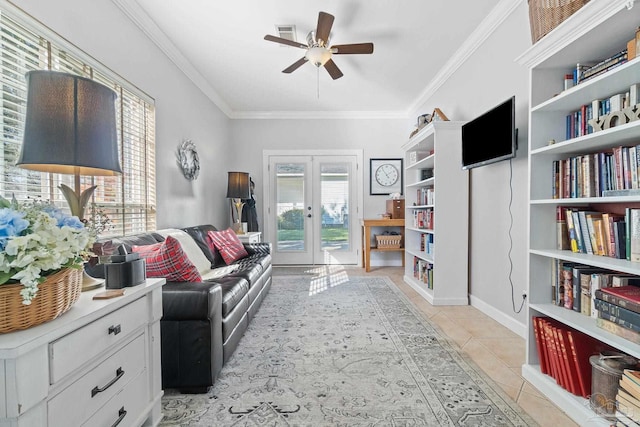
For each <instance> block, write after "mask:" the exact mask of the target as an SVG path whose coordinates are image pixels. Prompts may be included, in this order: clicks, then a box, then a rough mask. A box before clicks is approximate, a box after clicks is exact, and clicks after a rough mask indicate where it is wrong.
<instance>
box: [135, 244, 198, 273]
mask: <svg viewBox="0 0 640 427" xmlns="http://www.w3.org/2000/svg"><path fill="white" fill-rule="evenodd" d="M131 249H132V250H133V252H137V253H139V254H140V256H141V257H142V258H144V259H145V261H146V263H147V276H148V277H164V278H165V279H167V281H168V282H202V278H201V277H200V273H199V272H198V269H197V268H196V266H195V265H193V263H192V262H191V261H190V260H189V258H188V257H187V255H186V254H185V253H184V251H183V250H182V246H180V242H178V241H177V240H176V239H174V238H173V237H171V236H168V237H167V239H166V240H165V241H164V242H160V243H156V244H154V245H145V246H133V247H132V248H131Z"/></svg>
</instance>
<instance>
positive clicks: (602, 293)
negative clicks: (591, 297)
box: [596, 285, 640, 313]
mask: <svg viewBox="0 0 640 427" xmlns="http://www.w3.org/2000/svg"><path fill="white" fill-rule="evenodd" d="M596 298H598V299H601V300H603V301H606V302H608V303H610V304H615V305H617V306H620V307H622V308H626V309H627V310H630V311H633V312H635V313H640V287H639V286H633V285H627V286H620V287H611V288H603V289H598V290H597V291H596Z"/></svg>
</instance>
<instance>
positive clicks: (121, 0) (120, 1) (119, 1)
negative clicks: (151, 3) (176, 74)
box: [112, 0, 233, 117]
mask: <svg viewBox="0 0 640 427" xmlns="http://www.w3.org/2000/svg"><path fill="white" fill-rule="evenodd" d="M112 1H113V3H115V5H116V6H118V7H119V8H120V10H122V11H123V12H124V14H125V15H126V16H127V17H128V18H129V19H130V20H131V21H132V22H133V23H134V24H135V25H136V26H137V27H138V28H140V29H141V30H142V32H143V33H145V34H146V35H147V37H149V38H150V39H151V41H152V42H153V43H154V44H155V45H156V46H158V47H159V48H160V50H162V51H163V52H164V54H165V55H167V57H168V58H169V59H170V60H171V62H173V63H174V64H175V65H176V66H177V67H178V68H179V69H180V70H181V71H182V72H183V73H184V75H185V76H187V78H189V80H191V81H192V82H193V84H195V85H196V87H198V89H200V90H201V91H202V92H203V93H204V94H205V95H206V96H207V97H208V98H209V99H210V100H211V101H212V102H213V103H214V104H216V105H217V106H218V108H220V110H222V112H223V113H224V114H226V115H227V117H231V115H232V113H233V111H232V110H231V108H230V107H229V104H227V103H226V102H225V100H224V99H222V97H221V96H220V95H219V94H218V92H216V90H215V89H214V88H213V87H211V85H210V84H209V82H207V80H206V79H205V78H204V77H203V76H202V74H200V73H199V72H198V70H196V68H195V67H194V66H193V65H192V64H191V62H189V61H188V60H187V58H185V57H184V55H182V53H180V51H179V50H178V48H176V46H175V45H174V44H173V43H172V42H171V40H169V38H168V37H167V36H166V35H165V34H164V33H163V32H162V30H161V29H160V27H158V25H157V24H156V23H155V22H154V21H153V20H152V19H151V18H150V17H149V15H148V14H147V13H146V12H145V11H144V10H143V9H142V8H141V7H140V5H138V3H137V2H136V1H135V0H112Z"/></svg>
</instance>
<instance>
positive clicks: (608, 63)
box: [573, 48, 629, 85]
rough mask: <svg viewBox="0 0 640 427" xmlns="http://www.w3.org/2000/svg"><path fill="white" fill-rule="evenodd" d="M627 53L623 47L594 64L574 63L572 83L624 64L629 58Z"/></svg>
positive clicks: (583, 80)
mask: <svg viewBox="0 0 640 427" xmlns="http://www.w3.org/2000/svg"><path fill="white" fill-rule="evenodd" d="M627 53H628V52H627V49H626V48H625V49H623V50H621V51H620V52H617V53H615V54H613V55H611V56H610V57H608V58H605V59H603V60H601V61H598V62H597V63H595V64H589V65H587V64H580V63H578V64H576V68H575V69H574V70H573V84H574V85H578V84H580V83H584V82H586V81H588V80H589V79H592V78H594V77H596V76H599V75H600V74H604V73H606V72H607V71H609V70H611V69H613V68H615V67H618V66H620V65H622V64H624V63H625V62H627V61H628V60H629V58H628V54H627Z"/></svg>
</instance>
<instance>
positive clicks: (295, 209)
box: [276, 163, 305, 251]
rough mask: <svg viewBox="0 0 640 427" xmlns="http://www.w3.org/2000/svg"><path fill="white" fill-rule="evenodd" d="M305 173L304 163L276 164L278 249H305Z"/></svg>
mask: <svg viewBox="0 0 640 427" xmlns="http://www.w3.org/2000/svg"><path fill="white" fill-rule="evenodd" d="M304 174H305V165H304V164H303V163H278V164H277V165H276V209H277V215H278V237H277V242H276V245H277V250H278V251H304V250H305V241H304V223H305V221H304V215H305V211H304V190H305V188H304Z"/></svg>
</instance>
